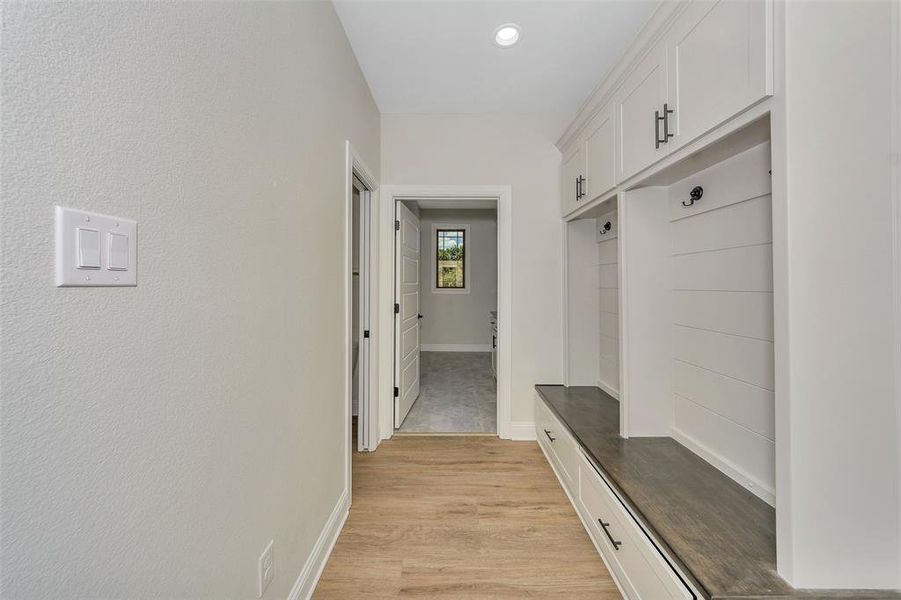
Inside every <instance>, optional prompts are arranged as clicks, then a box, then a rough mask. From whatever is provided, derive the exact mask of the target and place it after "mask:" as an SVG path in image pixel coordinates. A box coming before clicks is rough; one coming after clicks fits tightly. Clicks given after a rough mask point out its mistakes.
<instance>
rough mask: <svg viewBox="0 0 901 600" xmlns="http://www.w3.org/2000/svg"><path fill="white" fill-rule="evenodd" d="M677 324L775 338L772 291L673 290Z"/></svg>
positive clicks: (674, 316)
mask: <svg viewBox="0 0 901 600" xmlns="http://www.w3.org/2000/svg"><path fill="white" fill-rule="evenodd" d="M673 303H674V306H673V319H674V322H675V324H676V325H686V326H688V327H695V328H698V329H712V330H715V331H720V332H722V333H731V334H733V335H743V336H746V337H753V338H757V339H760V340H768V341H773V294H772V292H714V291H706V290H701V291H687V290H682V291H675V292H673Z"/></svg>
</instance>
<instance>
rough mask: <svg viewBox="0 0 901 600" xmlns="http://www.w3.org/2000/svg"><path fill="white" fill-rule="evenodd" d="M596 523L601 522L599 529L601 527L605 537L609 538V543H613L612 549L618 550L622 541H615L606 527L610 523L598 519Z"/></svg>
mask: <svg viewBox="0 0 901 600" xmlns="http://www.w3.org/2000/svg"><path fill="white" fill-rule="evenodd" d="M598 523H600V524H601V529H603V530H604V533H606V534H607V539H608V540H610V543H611V544H613V549H614V550H619V547H620V546H622V545H623V543H622V542H617V541H616V540H615V539H613V536H612V535H610V530H608V529H607V528H608V527H610V523H604V522H603V521H601V520H600V519H598Z"/></svg>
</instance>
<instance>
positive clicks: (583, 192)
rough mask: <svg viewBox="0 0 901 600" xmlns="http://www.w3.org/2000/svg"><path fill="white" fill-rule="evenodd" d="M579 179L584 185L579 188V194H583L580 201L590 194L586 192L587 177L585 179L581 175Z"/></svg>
mask: <svg viewBox="0 0 901 600" xmlns="http://www.w3.org/2000/svg"><path fill="white" fill-rule="evenodd" d="M579 179H580V180H581V181H582V185H580V186H579V193H580V194H581V195H580V196H579V199H580V200H581V199H582V198H584V197H585V195H586V194H587V193H588V192H586V191H585V177H583V176H581V175H580V176H579Z"/></svg>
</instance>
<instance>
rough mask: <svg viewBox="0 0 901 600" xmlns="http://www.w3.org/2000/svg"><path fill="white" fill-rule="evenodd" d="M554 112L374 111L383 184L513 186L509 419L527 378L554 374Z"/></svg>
mask: <svg viewBox="0 0 901 600" xmlns="http://www.w3.org/2000/svg"><path fill="white" fill-rule="evenodd" d="M559 132H560V119H559V118H558V117H557V116H533V115H383V116H382V182H383V184H392V185H422V184H425V185H511V186H512V188H513V209H512V211H513V241H512V243H513V261H512V262H513V282H512V285H513V289H512V290H511V292H512V296H513V307H512V315H511V331H512V356H511V359H512V378H513V385H512V389H511V394H512V403H513V407H512V408H513V410H512V417H513V420H514V421H531V420H532V419H533V414H532V405H533V397H534V391H533V390H532V386H533V385H534V384H536V383H559V382H561V381H562V380H563V356H562V352H561V349H562V339H561V338H562V330H563V321H562V314H563V294H562V293H561V291H560V290H561V289H562V285H563V258H562V251H563V250H562V246H563V242H562V231H563V230H562V225H561V222H560V189H559V180H560V177H559V169H560V153H559V152H558V151H557V149H556V148H555V146H554V142H555V141H556V138H557V135H558V134H559Z"/></svg>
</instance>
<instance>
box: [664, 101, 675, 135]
mask: <svg viewBox="0 0 901 600" xmlns="http://www.w3.org/2000/svg"><path fill="white" fill-rule="evenodd" d="M671 114H673V110H672V109H671V108H670V107H669V104H666V103H664V104H663V142H664V143H666V142H669V139H670V138H671V137H673V134H672V133H670V132H669V116H670V115H671Z"/></svg>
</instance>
